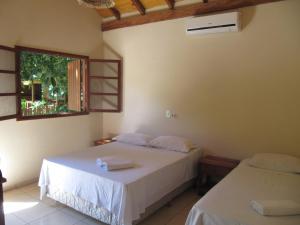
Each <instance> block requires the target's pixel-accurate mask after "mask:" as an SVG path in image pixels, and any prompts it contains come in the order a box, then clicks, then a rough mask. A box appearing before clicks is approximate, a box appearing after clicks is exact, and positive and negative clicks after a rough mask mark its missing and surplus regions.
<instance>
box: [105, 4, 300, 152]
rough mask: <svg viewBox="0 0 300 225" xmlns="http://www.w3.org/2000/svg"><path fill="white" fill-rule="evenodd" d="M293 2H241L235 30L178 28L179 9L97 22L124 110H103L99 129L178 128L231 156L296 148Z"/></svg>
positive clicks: (299, 124)
mask: <svg viewBox="0 0 300 225" xmlns="http://www.w3.org/2000/svg"><path fill="white" fill-rule="evenodd" d="M299 12H300V1H298V0H287V1H283V2H278V3H270V4H265V5H261V6H258V7H251V8H246V9H243V10H242V14H243V24H244V28H243V31H242V32H240V33H226V34H212V35H207V36H186V34H185V30H184V28H185V21H186V19H178V20H172V21H165V22H159V23H153V24H147V25H142V26H136V27H131V28H123V29H119V30H114V31H109V32H105V33H104V34H103V38H104V41H105V42H106V44H107V45H108V46H110V47H111V48H112V49H114V50H115V51H116V52H117V53H118V54H120V55H121V56H122V57H123V58H124V111H123V113H122V114H104V116H103V123H104V128H103V131H104V135H109V134H111V133H119V132H132V131H143V132H146V133H150V134H154V135H157V134H174V135H181V136H186V137H188V138H192V139H193V140H194V141H195V142H197V143H199V144H200V145H201V146H202V147H203V148H204V149H205V150H206V151H207V152H211V153H214V154H218V155H223V156H228V157H235V158H244V157H247V156H249V155H251V154H252V153H254V152H284V153H290V154H294V155H300V138H299V137H300V130H299V129H300V119H299V115H300V101H299V97H300V88H299V84H300V13H299ZM104 49H107V48H104ZM107 55H111V54H107ZM166 109H171V110H173V111H174V112H175V113H176V114H177V118H176V119H166V118H165V117H164V111H165V110H166Z"/></svg>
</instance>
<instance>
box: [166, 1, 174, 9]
mask: <svg viewBox="0 0 300 225" xmlns="http://www.w3.org/2000/svg"><path fill="white" fill-rule="evenodd" d="M166 3H167V4H168V6H169V9H174V7H175V0H166Z"/></svg>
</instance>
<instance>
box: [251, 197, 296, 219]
mask: <svg viewBox="0 0 300 225" xmlns="http://www.w3.org/2000/svg"><path fill="white" fill-rule="evenodd" d="M250 204H251V207H252V208H253V209H254V210H255V211H256V212H258V213H259V214H261V215H263V216H292V215H299V214H300V204H299V203H297V202H295V201H292V200H252V201H251V202H250Z"/></svg>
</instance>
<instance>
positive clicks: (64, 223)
mask: <svg viewBox="0 0 300 225" xmlns="http://www.w3.org/2000/svg"><path fill="white" fill-rule="evenodd" d="M76 222H79V221H77V220H76V219H75V218H72V217H71V216H68V215H66V214H65V213H63V212H60V211H57V212H55V213H52V214H49V215H47V216H44V217H42V218H40V219H37V220H35V221H33V222H31V223H29V224H28V225H72V224H74V223H76Z"/></svg>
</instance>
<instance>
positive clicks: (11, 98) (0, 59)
mask: <svg viewBox="0 0 300 225" xmlns="http://www.w3.org/2000/svg"><path fill="white" fill-rule="evenodd" d="M15 58H16V57H15V49H14V48H10V47H6V46H2V45H0V120H7V119H12V118H16V114H17V109H16V101H17V99H16V98H17V94H16V92H17V90H16V63H15Z"/></svg>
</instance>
